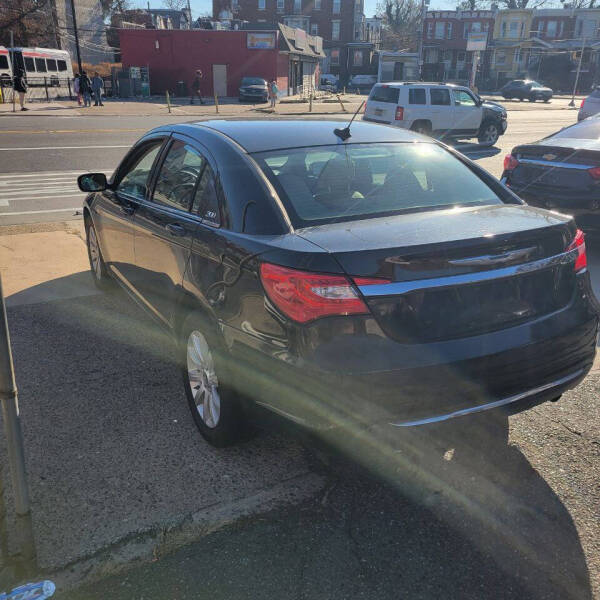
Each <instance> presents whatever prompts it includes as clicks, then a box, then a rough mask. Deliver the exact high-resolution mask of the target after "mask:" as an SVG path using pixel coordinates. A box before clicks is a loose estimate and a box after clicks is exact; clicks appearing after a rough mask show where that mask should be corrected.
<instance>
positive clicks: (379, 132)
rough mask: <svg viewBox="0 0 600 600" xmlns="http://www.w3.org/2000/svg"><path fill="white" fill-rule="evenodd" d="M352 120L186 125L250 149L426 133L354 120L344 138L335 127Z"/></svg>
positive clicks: (410, 138) (403, 139) (405, 137)
mask: <svg viewBox="0 0 600 600" xmlns="http://www.w3.org/2000/svg"><path fill="white" fill-rule="evenodd" d="M349 120H350V116H349V117H348V121H349ZM348 121H318V120H315V119H297V120H262V119H257V120H235V119H232V120H227V121H226V120H216V119H215V120H210V121H200V122H195V123H187V124H186V129H187V133H188V134H190V133H192V132H193V129H198V130H204V131H206V130H207V129H209V130H213V131H215V132H219V133H221V134H223V135H225V136H227V137H228V138H230V139H232V140H233V141H234V142H236V143H237V144H238V145H239V146H241V147H242V148H243V149H244V150H246V152H248V153H253V152H266V151H269V150H278V149H282V148H302V147H306V146H331V145H333V146H335V145H338V144H341V143H347V144H369V143H375V142H383V143H386V142H388V143H389V142H412V141H417V140H419V139H422V136H420V135H418V134H416V133H413V132H411V131H408V130H406V129H400V128H398V127H390V126H386V125H379V124H376V123H368V122H365V121H354V123H352V126H351V127H350V133H351V137H350V139H349V140H348V141H347V142H342V141H341V140H340V138H339V137H338V136H336V135H335V133H334V132H333V130H334V129H336V128H338V129H341V128H344V127H345V126H346V124H347V122H348Z"/></svg>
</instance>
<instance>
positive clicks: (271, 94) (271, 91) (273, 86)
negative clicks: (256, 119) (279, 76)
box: [269, 79, 279, 110]
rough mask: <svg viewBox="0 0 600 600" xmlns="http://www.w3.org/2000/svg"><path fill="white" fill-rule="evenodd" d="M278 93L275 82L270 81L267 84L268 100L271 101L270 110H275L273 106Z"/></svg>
mask: <svg viewBox="0 0 600 600" xmlns="http://www.w3.org/2000/svg"><path fill="white" fill-rule="evenodd" d="M278 93H279V88H278V87H277V82H276V81H275V80H274V79H272V80H271V81H270V82H269V100H270V101H271V108H272V109H273V110H275V104H277V94H278Z"/></svg>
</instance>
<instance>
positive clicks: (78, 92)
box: [73, 73, 81, 106]
mask: <svg viewBox="0 0 600 600" xmlns="http://www.w3.org/2000/svg"><path fill="white" fill-rule="evenodd" d="M73 91H74V92H75V94H76V95H77V104H79V106H81V89H80V87H79V73H76V74H75V77H74V78H73Z"/></svg>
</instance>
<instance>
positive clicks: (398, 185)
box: [254, 143, 502, 227]
mask: <svg viewBox="0 0 600 600" xmlns="http://www.w3.org/2000/svg"><path fill="white" fill-rule="evenodd" d="M254 156H255V158H256V159H257V160H258V162H259V164H260V165H261V167H262V169H263V171H264V172H265V174H266V175H267V177H268V178H269V179H270V180H271V182H272V183H273V184H274V185H275V187H276V188H277V189H278V190H279V194H280V196H281V198H282V200H283V201H284V203H285V204H286V208H287V210H288V212H289V214H290V218H291V219H292V221H293V224H294V226H296V227H302V226H307V225H314V224H317V223H319V224H320V223H328V222H336V221H345V220H352V219H361V218H368V217H375V216H382V215H388V214H395V213H402V212H410V211H418V210H432V209H438V208H442V207H448V206H457V205H460V206H464V205H480V204H500V203H501V202H502V201H501V200H500V199H499V198H498V196H497V195H496V194H495V193H494V191H493V190H491V189H490V188H489V187H488V186H487V185H486V184H485V183H484V182H483V181H482V180H481V179H480V178H479V177H477V176H476V175H475V174H474V173H473V172H472V171H471V170H470V169H469V168H468V167H467V166H466V165H465V164H463V163H462V162H461V161H459V160H457V159H456V158H455V157H454V156H452V154H450V153H449V152H447V151H446V150H444V149H443V148H441V147H439V146H436V145H434V144H429V143H419V144H408V143H398V144H354V145H345V146H325V147H317V148H292V149H287V150H277V151H273V152H263V153H258V154H255V155H254Z"/></svg>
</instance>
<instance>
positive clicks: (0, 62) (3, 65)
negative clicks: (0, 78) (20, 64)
mask: <svg viewBox="0 0 600 600" xmlns="http://www.w3.org/2000/svg"><path fill="white" fill-rule="evenodd" d="M0 69H8V57H7V56H5V55H4V54H2V55H1V56H0Z"/></svg>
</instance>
